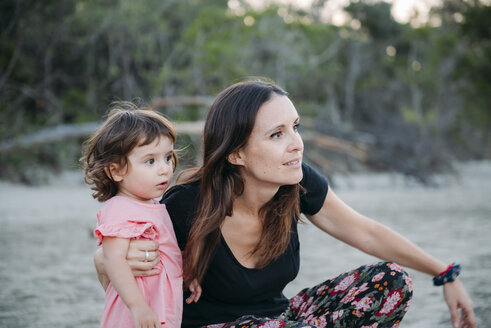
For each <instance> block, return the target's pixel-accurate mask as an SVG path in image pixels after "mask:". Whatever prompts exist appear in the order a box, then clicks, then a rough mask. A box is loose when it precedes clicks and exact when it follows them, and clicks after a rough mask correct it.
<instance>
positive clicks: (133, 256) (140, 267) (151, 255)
mask: <svg viewBox="0 0 491 328" xmlns="http://www.w3.org/2000/svg"><path fill="white" fill-rule="evenodd" d="M147 253H148V257H147ZM159 261H160V252H159V243H157V242H156V241H151V240H136V239H132V240H131V242H130V246H129V248H128V254H127V255H126V262H128V265H129V266H130V268H131V271H132V272H133V275H134V276H135V277H145V276H153V275H155V274H158V273H159V272H160V271H159V270H156V269H153V267H155V266H156V265H157V263H159Z"/></svg>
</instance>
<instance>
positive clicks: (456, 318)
mask: <svg viewBox="0 0 491 328" xmlns="http://www.w3.org/2000/svg"><path fill="white" fill-rule="evenodd" d="M443 295H444V297H445V302H447V305H448V308H449V310H450V319H451V320H452V325H453V327H454V328H457V327H458V328H475V327H476V316H475V314H474V305H473V304H472V300H471V298H470V297H469V295H468V294H467V292H466V291H465V289H464V286H463V285H462V283H461V282H460V280H459V279H457V280H455V281H454V282H447V283H446V284H445V285H443ZM459 309H460V314H459Z"/></svg>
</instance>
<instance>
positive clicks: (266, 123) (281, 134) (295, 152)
mask: <svg viewBox="0 0 491 328" xmlns="http://www.w3.org/2000/svg"><path fill="white" fill-rule="evenodd" d="M298 125H299V117H298V113H297V110H296V109H295V106H293V104H292V102H291V101H290V99H289V98H288V97H286V96H281V95H277V94H274V95H273V96H272V97H271V99H270V100H269V101H267V102H265V103H264V104H263V105H262V106H261V107H260V108H259V111H258V113H257V116H256V122H255V123H254V127H253V129H252V132H251V135H250V136H249V140H248V141H247V144H246V145H245V146H244V147H243V148H242V149H240V150H239V151H238V152H236V153H234V154H235V155H234V154H232V155H231V156H229V160H230V161H231V162H232V163H233V164H236V165H241V166H242V176H243V178H244V180H245V182H246V184H247V183H251V182H256V183H262V184H264V183H265V184H268V185H271V186H272V187H275V188H277V187H280V186H282V185H293V184H296V183H299V182H300V180H302V176H303V173H302V156H303V141H302V138H301V137H300V134H299V133H298ZM234 161H235V163H234Z"/></svg>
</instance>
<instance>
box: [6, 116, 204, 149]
mask: <svg viewBox="0 0 491 328" xmlns="http://www.w3.org/2000/svg"><path fill="white" fill-rule="evenodd" d="M101 125H102V122H91V123H83V124H63V125H58V126H55V127H51V128H46V129H43V130H40V131H38V132H35V133H32V134H28V135H26V136H22V137H19V138H13V139H9V140H6V141H3V142H1V143H0V153H7V152H11V151H15V150H17V149H20V148H25V147H33V146H37V145H41V144H45V143H48V142H56V141H65V140H70V139H76V138H83V137H87V136H89V135H91V134H92V133H94V132H95V131H97V129H98V128H99V127H100V126H101ZM174 126H175V128H176V132H177V133H184V134H199V135H201V134H202V131H203V126H204V122H203V121H196V122H182V123H174Z"/></svg>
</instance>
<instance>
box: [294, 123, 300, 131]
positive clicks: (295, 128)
mask: <svg viewBox="0 0 491 328" xmlns="http://www.w3.org/2000/svg"><path fill="white" fill-rule="evenodd" d="M299 128H300V123H297V124H294V125H293V131H298V129H299Z"/></svg>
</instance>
